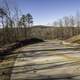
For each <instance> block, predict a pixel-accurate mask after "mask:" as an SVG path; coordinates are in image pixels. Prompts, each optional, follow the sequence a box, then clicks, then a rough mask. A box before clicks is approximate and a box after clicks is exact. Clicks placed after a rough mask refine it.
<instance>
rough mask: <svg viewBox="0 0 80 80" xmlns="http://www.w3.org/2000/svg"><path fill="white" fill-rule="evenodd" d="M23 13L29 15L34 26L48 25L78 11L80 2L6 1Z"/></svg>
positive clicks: (57, 0)
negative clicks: (15, 5)
mask: <svg viewBox="0 0 80 80" xmlns="http://www.w3.org/2000/svg"><path fill="white" fill-rule="evenodd" d="M8 1H9V3H12V4H15V3H16V4H17V6H18V7H19V8H20V9H21V11H22V12H23V13H25V14H26V13H31V14H32V16H33V18H34V24H41V25H43V24H48V23H52V22H53V21H55V20H57V19H60V18H62V17H64V16H70V15H75V14H76V12H77V11H79V10H80V0H8Z"/></svg>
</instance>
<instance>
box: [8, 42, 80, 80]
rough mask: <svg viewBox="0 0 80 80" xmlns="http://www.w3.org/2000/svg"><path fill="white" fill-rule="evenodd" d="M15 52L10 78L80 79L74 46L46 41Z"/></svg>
mask: <svg viewBox="0 0 80 80" xmlns="http://www.w3.org/2000/svg"><path fill="white" fill-rule="evenodd" d="M15 53H17V54H18V53H19V54H18V56H17V58H16V61H15V63H14V67H13V69H12V74H11V78H10V79H11V80H37V79H39V80H44V79H45V80H80V51H79V50H76V49H74V47H71V46H69V47H68V46H67V45H63V44H60V42H56V41H47V42H44V43H38V44H33V45H29V46H25V47H23V48H21V49H19V50H17V51H15Z"/></svg>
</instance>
